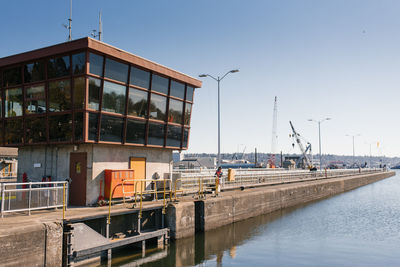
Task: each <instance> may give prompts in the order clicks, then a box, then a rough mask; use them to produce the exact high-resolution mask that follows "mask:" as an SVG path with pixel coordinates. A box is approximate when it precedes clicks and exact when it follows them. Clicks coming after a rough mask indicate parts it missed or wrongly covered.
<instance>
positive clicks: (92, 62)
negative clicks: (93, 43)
mask: <svg viewBox="0 0 400 267" xmlns="http://www.w3.org/2000/svg"><path fill="white" fill-rule="evenodd" d="M103 61H104V57H103V56H99V55H96V54H92V53H90V54H89V66H90V67H89V72H90V73H92V74H95V75H99V76H103Z"/></svg>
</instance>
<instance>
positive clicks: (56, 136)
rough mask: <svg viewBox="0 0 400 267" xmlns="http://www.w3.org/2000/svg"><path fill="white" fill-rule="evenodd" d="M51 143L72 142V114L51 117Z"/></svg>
mask: <svg viewBox="0 0 400 267" xmlns="http://www.w3.org/2000/svg"><path fill="white" fill-rule="evenodd" d="M49 137H50V142H64V141H68V142H72V114H63V115H56V116H49Z"/></svg>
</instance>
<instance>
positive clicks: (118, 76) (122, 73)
mask: <svg viewBox="0 0 400 267" xmlns="http://www.w3.org/2000/svg"><path fill="white" fill-rule="evenodd" d="M128 67H129V66H128V65H126V64H123V63H120V62H117V61H115V60H112V59H109V58H106V69H105V74H104V77H107V78H109V79H113V80H116V81H120V82H124V83H126V82H128Z"/></svg>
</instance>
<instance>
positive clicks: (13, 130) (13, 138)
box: [4, 119, 24, 144]
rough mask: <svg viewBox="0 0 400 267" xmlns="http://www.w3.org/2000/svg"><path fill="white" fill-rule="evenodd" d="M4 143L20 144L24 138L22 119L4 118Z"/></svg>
mask: <svg viewBox="0 0 400 267" xmlns="http://www.w3.org/2000/svg"><path fill="white" fill-rule="evenodd" d="M4 127H5V129H6V131H5V143H6V144H20V143H22V142H23V139H24V127H23V125H22V119H17V120H6V121H5V122H4Z"/></svg>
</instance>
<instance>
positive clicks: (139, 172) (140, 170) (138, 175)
mask: <svg viewBox="0 0 400 267" xmlns="http://www.w3.org/2000/svg"><path fill="white" fill-rule="evenodd" d="M129 162H130V164H129V168H130V169H132V170H134V171H135V174H134V177H135V178H134V179H135V180H136V179H140V180H145V179H146V158H135V157H131V158H130V160H129ZM144 188H145V184H144V183H143V184H142V188H141V190H144ZM138 190H139V189H138Z"/></svg>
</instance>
